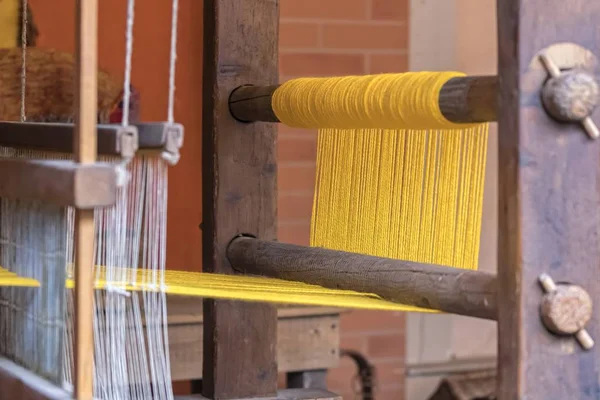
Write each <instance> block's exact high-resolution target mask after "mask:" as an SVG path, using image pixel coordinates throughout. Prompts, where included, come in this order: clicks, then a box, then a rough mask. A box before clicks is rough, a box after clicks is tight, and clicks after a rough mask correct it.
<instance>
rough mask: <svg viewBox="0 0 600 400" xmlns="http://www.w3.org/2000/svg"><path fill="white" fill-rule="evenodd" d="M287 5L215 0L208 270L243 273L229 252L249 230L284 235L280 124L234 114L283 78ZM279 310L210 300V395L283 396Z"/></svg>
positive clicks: (206, 135) (208, 108)
mask: <svg viewBox="0 0 600 400" xmlns="http://www.w3.org/2000/svg"><path fill="white" fill-rule="evenodd" d="M278 25H279V4H278V1H275V0H252V1H240V0H205V2H204V37H205V44H204V78H203V82H204V87H203V91H204V99H203V143H202V146H203V149H202V150H203V164H204V165H203V205H202V207H203V219H204V228H203V267H204V271H207V272H217V273H233V272H234V271H233V269H232V268H231V266H230V265H229V263H228V261H227V258H226V249H227V245H228V244H229V242H230V241H231V240H232V239H233V238H234V237H236V236H237V235H239V234H251V235H254V236H256V237H259V238H263V239H266V240H274V239H275V236H276V226H275V225H276V206H277V199H276V190H277V187H276V186H277V164H276V142H275V140H276V128H275V126H274V125H272V124H265V123H261V124H244V123H240V122H238V121H236V120H235V119H234V118H233V117H232V116H231V115H230V113H229V109H228V99H229V95H230V93H231V92H232V91H233V89H235V88H236V87H238V86H241V85H243V84H245V83H247V82H256V83H259V84H262V85H268V84H274V83H276V82H277V80H278V57H277V46H278V39H277V38H278V36H277V34H278ZM276 327H277V314H276V310H275V308H274V307H273V306H271V305H266V304H261V303H243V302H235V301H221V300H205V301H204V362H203V369H204V371H203V375H202V381H203V382H202V386H203V387H202V389H203V395H204V396H205V397H207V398H209V399H215V400H216V399H219V400H223V399H239V398H250V397H270V396H275V395H276V393H277V363H276V343H277V342H276Z"/></svg>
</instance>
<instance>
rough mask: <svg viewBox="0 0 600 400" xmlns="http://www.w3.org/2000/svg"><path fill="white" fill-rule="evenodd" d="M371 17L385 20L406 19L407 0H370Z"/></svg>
mask: <svg viewBox="0 0 600 400" xmlns="http://www.w3.org/2000/svg"><path fill="white" fill-rule="evenodd" d="M371 18H373V19H378V20H387V21H389V20H393V21H407V20H408V0H393V1H390V0H371Z"/></svg>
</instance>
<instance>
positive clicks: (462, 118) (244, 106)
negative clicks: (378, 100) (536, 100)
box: [229, 76, 498, 122]
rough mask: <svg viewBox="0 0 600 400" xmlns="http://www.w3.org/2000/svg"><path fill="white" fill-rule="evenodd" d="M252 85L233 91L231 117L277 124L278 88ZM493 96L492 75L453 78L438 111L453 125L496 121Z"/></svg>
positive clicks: (495, 87) (494, 80)
mask: <svg viewBox="0 0 600 400" xmlns="http://www.w3.org/2000/svg"><path fill="white" fill-rule="evenodd" d="M250 84H252V85H250ZM254 85H255V82H252V81H249V82H246V84H245V85H243V86H240V87H239V88H236V90H235V91H233V93H232V94H231V97H230V99H229V109H230V111H231V114H232V115H233V116H234V118H236V119H238V120H239V121H243V122H252V121H269V122H279V119H278V118H277V116H276V115H275V112H274V111H273V107H272V99H273V93H274V92H275V90H276V89H277V88H278V87H279V85H269V86H257V85H256V86H254ZM497 93H498V80H497V78H496V76H469V77H459V78H453V79H450V80H449V81H448V82H446V83H445V84H444V86H443V87H442V90H441V91H440V96H439V106H440V110H441V111H442V114H444V116H445V117H446V118H447V119H448V120H450V121H453V122H492V121H495V120H496V111H497V104H496V103H497V102H496V99H497Z"/></svg>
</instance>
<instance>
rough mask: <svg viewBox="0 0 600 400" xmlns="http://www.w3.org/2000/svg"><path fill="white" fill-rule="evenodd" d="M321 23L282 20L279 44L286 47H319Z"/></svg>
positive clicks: (282, 47)
mask: <svg viewBox="0 0 600 400" xmlns="http://www.w3.org/2000/svg"><path fill="white" fill-rule="evenodd" d="M318 44H319V25H317V24H311V23H294V22H282V23H281V25H280V27H279V46H280V49H285V48H298V47H300V48H306V47H317V46H318Z"/></svg>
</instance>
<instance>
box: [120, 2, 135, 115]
mask: <svg viewBox="0 0 600 400" xmlns="http://www.w3.org/2000/svg"><path fill="white" fill-rule="evenodd" d="M134 18H135V0H128V1H127V25H126V32H125V79H124V82H123V118H122V121H121V123H122V124H123V126H127V125H129V104H130V103H131V58H132V56H133V22H134Z"/></svg>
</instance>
